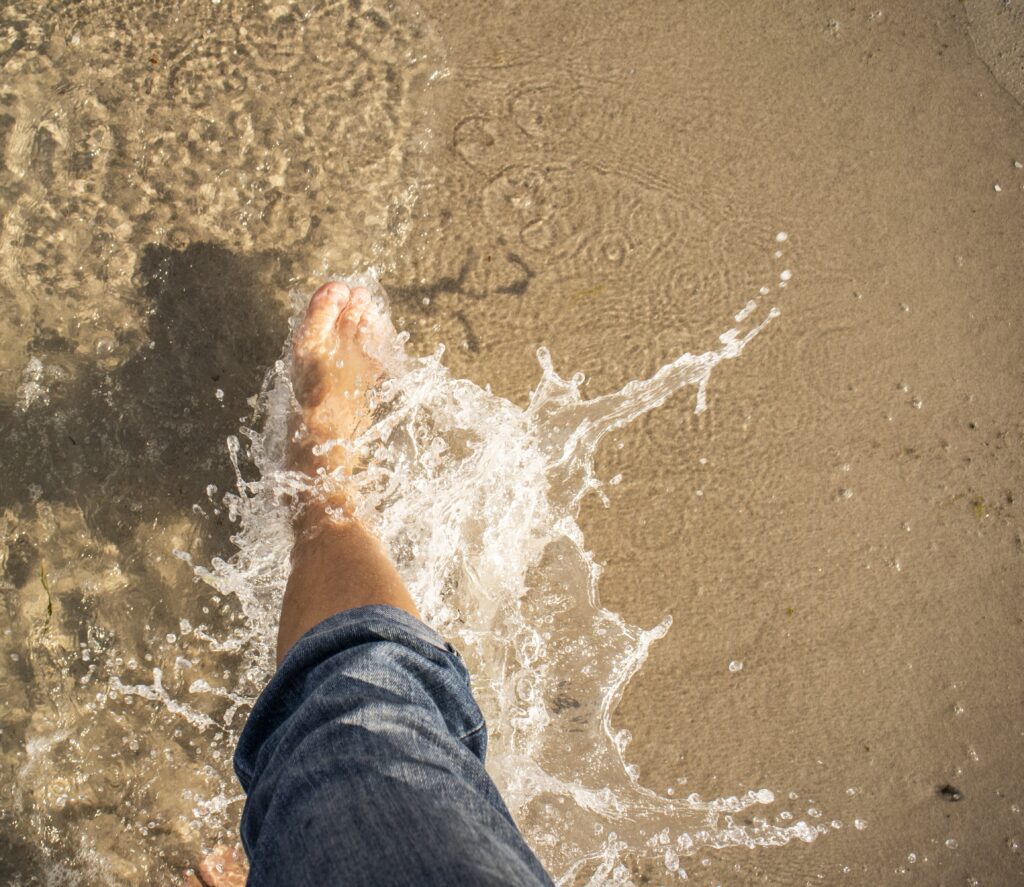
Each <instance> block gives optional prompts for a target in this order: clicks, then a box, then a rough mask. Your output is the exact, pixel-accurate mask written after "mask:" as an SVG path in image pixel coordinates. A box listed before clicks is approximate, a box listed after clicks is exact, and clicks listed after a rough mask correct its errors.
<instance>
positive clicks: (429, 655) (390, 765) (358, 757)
mask: <svg viewBox="0 0 1024 887" xmlns="http://www.w3.org/2000/svg"><path fill="white" fill-rule="evenodd" d="M486 749H487V728H486V726H485V725H484V719H483V715H482V714H481V713H480V709H479V707H478V706H477V704H476V701H475V700H474V699H473V695H472V693H471V692H470V688H469V673H468V672H467V671H466V667H465V665H464V664H463V662H462V659H461V658H460V657H459V655H458V653H457V652H456V651H455V649H454V648H453V647H452V646H451V645H450V644H447V643H445V641H444V640H443V639H442V638H441V637H440V636H439V635H438V634H437V633H436V632H434V631H433V630H431V629H430V628H428V627H427V626H426V625H424V624H423V623H422V622H420V621H419V620H417V619H415V618H413V617H412V616H410V615H409V614H408V613H405V612H404V611H402V610H398V609H396V608H394V607H387V606H371V607H359V608H358V609H354V610H347V611H345V612H342V613H338V614H336V615H334V616H332V617H331V618H329V619H326V620H324V621H323V622H321V623H320V624H319V625H317V626H315V627H314V628H313V629H311V630H310V631H308V632H307V633H306V634H305V635H303V636H302V638H300V640H299V641H298V642H297V643H296V644H295V646H294V647H293V648H292V649H291V650H290V651H289V653H288V655H287V656H286V657H285V660H284V662H283V663H282V664H281V667H280V668H279V669H278V672H277V674H276V675H274V678H273V679H272V680H271V681H270V683H269V684H268V685H267V687H266V689H265V690H264V691H263V693H262V694H261V695H260V698H259V699H258V700H257V702H256V705H255V707H254V708H253V710H252V713H251V714H250V716H249V720H248V723H246V725H245V729H244V730H243V731H242V735H241V738H240V739H239V743H238V749H237V750H236V752H235V772H236V773H237V774H238V778H239V780H240V781H241V783H242V787H243V788H244V789H245V791H246V794H247V798H246V803H245V809H244V810H243V812H242V824H241V832H242V843H243V844H244V846H245V850H246V853H247V854H248V855H249V861H250V874H249V884H250V885H288V887H300V885H307V884H308V885H318V887H320V885H333V884H338V885H364V884H365V885H373V887H382V885H389V884H402V885H420V884H423V885H434V884H438V885H440V884H444V885H463V884H465V885H475V884H482V885H490V884H524V885H537V884H545V885H550V884H551V879H550V878H549V877H548V875H547V873H546V872H545V871H544V869H543V867H542V866H541V864H540V862H539V861H538V860H537V857H536V856H534V854H533V852H532V851H531V850H530V848H529V847H528V846H527V845H526V842H525V841H524V840H523V837H522V835H521V834H520V833H519V830H518V829H517V828H516V826H515V823H513V821H512V817H511V816H510V815H509V813H508V810H507V809H506V807H505V804H504V802H503V801H502V799H501V796H500V795H499V794H498V790H497V789H496V788H495V786H494V783H492V782H491V780H490V778H489V777H488V775H487V772H486V771H485V770H484V754H485V752H486Z"/></svg>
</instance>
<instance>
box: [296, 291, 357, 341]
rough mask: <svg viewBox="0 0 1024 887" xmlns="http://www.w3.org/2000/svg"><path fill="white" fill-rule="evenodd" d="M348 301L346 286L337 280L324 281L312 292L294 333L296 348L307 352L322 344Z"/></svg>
mask: <svg viewBox="0 0 1024 887" xmlns="http://www.w3.org/2000/svg"><path fill="white" fill-rule="evenodd" d="M350 301H351V299H350V293H349V289H348V287H347V286H345V284H343V283H340V282H339V281H331V282H330V283H325V284H324V285H323V286H322V287H320V289H318V290H317V291H316V292H315V293H313V298H312V299H310V300H309V308H307V309H306V316H305V317H304V318H303V320H302V325H301V326H300V327H299V331H298V333H297V334H296V339H295V342H296V349H297V350H298V351H299V352H308V351H310V350H316V349H317V348H319V347H320V346H322V345H323V344H324V343H325V342H326V340H327V337H328V336H329V335H330V334H331V331H332V330H333V329H334V325H335V323H337V321H338V317H339V315H340V314H341V313H342V311H344V310H345V308H346V306H347V305H348V304H349V303H350Z"/></svg>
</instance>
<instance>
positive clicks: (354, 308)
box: [343, 286, 373, 327]
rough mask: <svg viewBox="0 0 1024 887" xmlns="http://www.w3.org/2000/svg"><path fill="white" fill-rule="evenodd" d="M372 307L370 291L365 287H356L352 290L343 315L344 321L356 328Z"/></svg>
mask: <svg viewBox="0 0 1024 887" xmlns="http://www.w3.org/2000/svg"><path fill="white" fill-rule="evenodd" d="M372 305H373V297H372V296H371V295H370V291H369V290H368V289H367V288H366V287H365V286H357V287H356V288H355V289H354V290H352V297H351V298H350V299H349V302H348V307H347V308H346V310H345V312H344V314H343V317H344V320H345V321H346V322H347V323H351V324H352V325H353V326H357V327H358V326H359V324H360V323H361V322H362V320H363V318H364V317H365V316H366V312H367V311H368V310H369V309H370V307H371V306H372Z"/></svg>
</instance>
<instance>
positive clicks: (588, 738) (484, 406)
mask: <svg viewBox="0 0 1024 887" xmlns="http://www.w3.org/2000/svg"><path fill="white" fill-rule="evenodd" d="M349 282H350V285H364V286H367V287H368V288H370V290H371V291H372V292H374V293H375V298H377V299H378V300H380V301H381V304H382V306H383V294H382V292H381V290H380V287H379V284H378V283H377V281H376V279H375V278H374V277H373V276H372V275H364V276H361V277H358V278H354V279H352V280H350V281H349ZM756 308H757V306H756V303H754V302H748V303H747V304H746V305H745V307H744V308H743V310H742V311H741V312H740V313H739V314H738V315H737V318H736V323H737V327H735V328H732V329H729V330H727V331H726V332H725V333H723V334H722V335H721V336H720V337H719V347H718V348H716V349H714V350H710V351H705V352H703V353H700V354H690V353H686V354H682V355H680V356H679V357H677V358H676V359H675V360H673V361H671V362H669V363H667V364H665V365H664V366H662V367H661V369H659V370H658V371H657V372H656V373H654V374H653V375H652V376H651V377H650V378H647V379H637V380H633V381H630V382H628V383H627V384H625V385H624V386H623V387H622V388H620V389H619V390H618V391H614V392H612V393H609V394H604V395H599V396H596V397H593V398H590V399H586V398H584V397H583V396H582V394H581V393H580V384H581V383H582V375H577V376H573V377H571V378H569V379H568V380H566V379H563V378H562V377H560V376H559V375H558V374H557V373H556V372H555V370H554V366H553V362H552V359H551V355H550V353H549V352H548V350H547V349H546V348H539V349H538V351H537V359H538V361H539V364H540V370H541V377H540V381H539V382H538V384H537V386H536V388H535V389H534V391H533V393H532V395H531V396H530V399H529V403H528V405H527V406H526V408H525V409H523V408H520V407H518V406H516V405H515V404H513V403H511V402H510V401H508V400H505V399H503V398H501V397H498V396H496V395H494V394H493V393H491V391H490V390H489V389H488V388H481V387H479V386H477V385H475V384H473V383H471V382H469V381H466V380H462V379H456V378H453V377H452V376H451V374H450V373H449V372H448V370H447V369H446V368H445V367H444V366H443V365H442V363H441V357H442V353H443V349H438V350H437V351H436V352H435V353H434V354H433V355H431V356H429V357H424V358H414V357H411V356H410V355H408V354H407V353H406V351H405V344H406V341H407V338H408V337H407V336H405V335H400V336H397V337H396V338H395V340H394V341H392V342H390V343H386V347H384V348H383V349H382V353H381V354H380V355H379V357H380V359H381V361H382V364H383V365H384V366H385V368H386V370H387V372H388V374H389V376H390V378H389V379H388V381H387V382H386V383H385V384H383V385H381V386H380V387H379V388H378V389H377V390H376V391H375V392H374V394H373V400H374V404H373V405H374V408H375V409H374V416H375V422H374V424H373V425H372V426H371V427H370V428H368V429H367V430H365V431H364V432H363V433H362V434H361V435H360V436H359V438H358V439H357V440H354V441H348V442H337V444H338V445H344V446H348V447H350V448H351V449H353V450H357V451H360V452H364V453H369V454H372V458H371V459H370V461H369V463H368V464H367V465H366V467H365V468H364V469H362V470H360V471H357V472H356V473H355V474H354V475H353V476H352V477H351V478H350V480H349V483H350V485H351V486H352V487H353V488H354V489H353V492H354V499H355V501H357V502H358V505H357V517H358V518H359V519H360V520H361V521H363V522H364V523H365V524H366V525H367V526H368V527H370V528H371V529H372V530H373V531H374V532H375V533H376V534H377V535H378V536H379V538H380V539H381V540H382V542H383V543H384V545H385V546H386V547H387V550H388V551H389V552H390V554H391V556H392V558H393V559H394V561H395V563H396V565H397V567H398V569H399V571H400V572H401V574H402V576H403V578H404V580H405V582H406V585H407V586H408V588H409V590H410V593H411V594H412V596H413V598H414V599H415V601H416V603H417V605H418V607H419V609H420V612H421V613H422V614H423V616H424V618H425V619H426V621H428V622H429V623H430V624H431V625H433V626H434V627H435V628H436V629H437V630H438V631H440V632H441V633H442V634H444V635H446V636H447V637H449V638H450V639H451V640H452V641H453V642H456V643H457V645H458V647H459V649H460V652H462V654H463V656H464V657H465V659H466V661H467V664H468V665H469V668H470V671H471V673H472V674H473V675H474V676H475V678H476V680H475V681H474V688H475V692H476V693H477V697H478V702H479V703H480V706H481V708H482V709H483V710H484V713H485V715H486V717H487V722H488V725H489V728H490V737H489V740H490V742H489V754H488V769H489V771H490V772H491V774H492V776H493V777H494V779H495V782H496V783H497V784H498V786H499V788H500V789H501V791H502V793H503V795H504V797H505V800H506V802H507V804H508V806H509V808H510V810H511V811H512V812H513V815H514V816H515V817H516V819H517V821H518V822H519V824H520V825H521V827H522V828H523V831H524V833H525V834H526V837H527V839H528V840H531V841H532V842H533V843H534V846H536V847H537V848H538V850H539V851H540V852H541V855H542V858H543V861H544V862H545V864H546V865H547V866H548V867H549V869H550V870H552V871H553V872H554V873H555V874H556V875H557V876H558V878H559V879H564V880H565V882H566V883H569V882H571V881H572V879H573V877H574V876H575V874H576V873H579V872H582V871H583V870H584V867H586V868H587V870H588V871H590V870H591V869H592V867H593V866H596V867H597V869H596V870H597V874H595V875H592V876H591V877H592V878H594V879H596V880H592V881H591V883H601V882H602V881H601V878H598V875H601V877H602V878H613V877H614V873H615V872H617V871H622V872H626V871H627V869H625V868H623V867H622V866H623V860H624V859H625V858H626V856H627V855H630V854H632V855H644V854H647V855H650V854H652V853H653V854H654V855H655V857H656V858H658V859H661V860H663V861H664V863H665V865H666V868H667V869H668V870H669V871H672V872H677V874H676V875H675V877H680V876H685V874H684V870H683V869H681V868H679V860H678V856H679V854H688V853H693V852H696V850H698V849H699V848H701V847H725V846H730V845H741V846H748V847H754V846H781V845H783V844H786V843H789V842H790V841H792V840H800V841H806V842H809V841H813V840H814V839H815V838H816V837H817V835H818V834H819V830H818V829H816V828H812V827H810V826H808V825H807V824H806V823H804V822H797V823H793V824H784V825H772V824H770V823H769V822H768V821H767V820H766V819H757V820H755V821H754V822H753V824H745V825H738V824H735V822H734V821H733V819H732V817H733V816H734V815H735V814H738V813H741V812H742V811H744V810H747V809H748V808H750V807H752V806H754V805H757V804H765V805H766V804H771V803H773V802H774V799H775V796H774V794H773V793H772V792H771V791H769V790H768V789H761V790H759V791H748V792H746V793H745V794H743V795H740V796H732V797H724V798H719V799H715V800H710V801H705V800H702V799H701V798H700V797H699V796H698V795H696V794H691V795H690V796H689V797H688V798H686V799H681V798H675V797H671V796H669V795H668V794H667V793H666V794H663V795H660V794H658V793H656V792H654V791H652V790H650V789H648V788H646V787H645V786H643V785H642V784H641V783H640V781H639V771H638V769H637V768H636V767H635V766H633V765H631V764H629V763H628V762H627V760H626V757H625V755H626V752H627V750H628V745H629V735H628V734H627V733H626V732H625V731H621V732H616V731H614V730H613V729H612V713H613V711H614V709H615V707H616V705H617V703H618V701H619V699H620V698H621V696H622V693H623V691H624V689H625V687H626V685H627V683H628V682H629V680H630V679H631V678H632V676H633V675H634V674H636V672H637V671H638V670H639V669H640V667H641V666H642V665H643V663H644V661H645V660H646V658H647V654H648V651H649V648H650V646H651V644H653V643H654V642H655V641H656V640H658V639H659V638H661V637H664V635H665V634H666V632H667V631H668V630H669V627H670V625H671V618H666V619H665V620H664V621H663V622H661V623H660V624H658V625H655V626H653V627H651V628H647V629H644V628H640V627H638V626H634V625H630V624H629V623H627V622H626V621H625V620H624V619H623V618H622V617H621V616H619V615H618V614H617V613H614V612H612V611H610V610H608V609H606V608H605V607H604V606H602V605H601V603H600V597H599V594H598V579H599V577H600V573H601V570H600V567H599V565H598V564H597V563H596V561H595V560H594V558H593V556H592V555H591V553H590V552H589V551H588V550H587V548H586V546H585V544H584V539H583V532H582V530H581V529H580V527H579V525H578V523H577V516H578V513H579V509H580V504H581V502H582V500H583V499H584V498H585V496H586V495H587V493H588V492H593V491H599V490H600V487H601V486H602V484H601V483H600V481H599V480H598V479H597V478H596V476H595V473H594V456H595V452H596V450H597V447H598V445H599V443H600V441H601V440H602V439H603V438H604V437H605V435H607V434H608V432H610V431H613V430H615V429H617V428H621V427H623V426H625V425H627V424H628V423H630V422H632V421H633V420H635V419H637V418H638V417H639V416H641V415H643V414H644V413H646V412H648V411H650V410H652V409H655V408H656V407H658V406H660V405H662V404H663V403H665V401H666V400H667V399H668V398H669V397H670V396H672V395H673V394H674V393H676V392H678V391H680V390H682V389H684V388H693V389H694V390H695V391H696V403H695V407H694V411H695V412H696V413H700V412H702V411H703V410H705V409H706V407H707V402H706V390H707V384H708V381H709V379H710V377H711V374H712V372H713V370H714V369H715V368H716V367H717V366H718V365H719V364H720V363H722V362H723V361H726V360H732V359H734V358H736V357H738V356H739V355H740V354H741V353H742V352H743V350H744V348H745V347H746V346H747V345H748V344H749V343H750V342H751V341H752V340H753V339H754V338H755V337H756V336H757V335H758V334H759V333H760V332H761V331H762V330H763V329H764V328H765V326H766V325H767V324H768V323H769V322H770V321H771V320H772V319H773V318H774V317H776V316H777V315H778V313H779V312H778V310H777V309H775V308H772V309H771V310H770V311H768V312H767V313H765V314H764V315H763V316H762V317H761V319H760V320H759V321H757V320H754V319H753V317H754V314H755V312H756ZM296 310H297V311H298V310H301V306H300V305H299V300H298V299H297V300H296ZM287 351H288V349H287V347H286V353H285V355H284V356H283V357H282V360H280V361H278V362H277V364H276V365H275V367H274V369H273V370H272V371H271V372H270V374H269V375H268V378H267V380H266V382H265V384H264V388H263V391H262V393H261V395H260V397H259V401H258V404H259V419H260V422H261V426H262V430H261V431H258V432H257V431H252V430H248V429H246V430H243V434H244V435H245V437H246V438H247V440H248V445H247V447H246V449H247V452H246V453H245V455H246V456H247V457H248V459H249V460H251V463H252V464H254V465H255V466H256V467H257V469H258V471H259V476H258V477H257V478H255V479H251V480H250V479H246V478H244V477H243V476H242V472H241V470H240V468H239V466H240V465H241V464H242V456H243V452H242V444H241V442H240V441H239V439H237V438H233V439H232V440H231V441H229V452H230V455H231V458H232V461H233V463H234V465H235V470H236V478H237V486H238V488H237V491H236V492H234V493H230V494H228V495H227V496H226V497H225V504H226V505H227V507H228V512H229V515H230V516H232V519H233V520H235V521H236V522H237V525H238V529H237V532H236V534H235V536H234V537H233V540H234V542H235V543H236V544H237V546H238V551H237V552H236V553H235V555H233V556H232V557H231V558H230V559H229V560H217V561H214V563H213V564H212V565H211V567H209V568H203V567H197V568H196V571H197V574H198V575H200V576H201V577H202V578H203V579H204V580H205V581H206V582H208V583H209V584H211V585H212V586H214V587H215V588H216V589H217V590H218V591H219V592H220V593H222V594H224V593H230V594H233V595H235V596H236V597H237V598H238V601H239V603H240V606H241V610H242V613H243V614H244V617H245V621H244V624H243V625H240V626H239V627H238V628H237V629H236V630H235V631H236V635H235V636H234V638H233V642H234V643H236V644H237V645H238V647H239V648H241V649H244V650H246V651H247V654H248V655H249V658H250V663H251V674H252V683H253V684H254V685H257V686H258V685H259V684H260V683H261V682H262V681H263V680H265V678H266V676H267V675H268V674H269V673H270V671H271V669H272V655H273V651H272V649H271V646H270V644H269V642H268V640H267V639H269V638H272V637H273V636H274V635H273V630H274V627H275V623H276V618H277V612H278V610H279V607H280V602H281V598H282V595H283V591H284V586H285V582H286V580H287V570H288V560H289V558H288V554H289V549H290V546H291V539H292V536H291V522H292V513H291V508H292V507H294V506H293V505H292V504H291V503H292V502H294V500H295V495H294V494H295V493H296V492H300V491H307V492H309V491H312V492H314V493H315V490H316V488H317V484H321V485H322V484H323V483H324V481H325V480H329V479H325V478H317V479H310V478H308V477H306V476H304V475H300V474H297V473H296V472H294V471H290V470H288V469H287V468H286V467H285V458H284V456H285V451H286V447H287V439H288V434H287V427H288V416H289V414H290V411H291V409H292V406H293V397H292V390H291V383H290V380H289V378H288V375H287V367H288V365H289V354H288V353H287ZM331 445H332V446H333V445H335V442H331ZM618 480H619V478H613V479H612V481H610V483H611V484H615V483H617V482H618ZM197 632H198V630H197ZM230 642H232V640H231V639H229V641H226V642H223V643H230ZM734 666H735V667H734ZM740 668H742V663H739V662H733V663H731V664H730V670H732V671H738V670H739V669H740ZM194 686H196V689H197V690H198V689H205V688H202V687H199V686H198V685H194ZM119 689H121V690H122V692H130V693H135V694H137V695H141V696H144V697H146V698H154V696H155V695H159V694H161V693H163V692H165V691H163V690H162V687H161V686H160V684H159V681H158V680H157V681H155V682H154V685H153V687H151V688H150V687H142V686H136V687H124V686H120V687H119ZM206 692H217V691H213V690H206ZM566 700H569V701H570V704H566ZM612 827H614V830H613V828H612ZM662 834H664V835H665V836H666V840H667V839H668V837H669V835H670V834H675V835H676V837H675V842H676V845H675V849H674V850H671V851H665V849H664V846H663V842H661V841H660V839H659V835H662ZM652 839H654V844H653V845H652V844H651V841H652ZM602 873H603V874H602Z"/></svg>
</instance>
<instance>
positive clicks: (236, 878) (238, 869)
mask: <svg viewBox="0 0 1024 887" xmlns="http://www.w3.org/2000/svg"><path fill="white" fill-rule="evenodd" d="M247 875H248V868H247V866H246V864H245V854H244V853H242V851H241V850H239V849H238V848H237V847H226V846H224V845H220V846H219V847H215V848H214V849H213V851H212V852H210V853H209V854H208V855H207V857H206V858H205V859H204V860H203V861H202V862H201V863H199V865H198V866H197V867H196V868H194V869H189V870H188V871H187V872H185V885H184V887H245V879H246V877H247Z"/></svg>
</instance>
